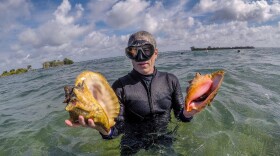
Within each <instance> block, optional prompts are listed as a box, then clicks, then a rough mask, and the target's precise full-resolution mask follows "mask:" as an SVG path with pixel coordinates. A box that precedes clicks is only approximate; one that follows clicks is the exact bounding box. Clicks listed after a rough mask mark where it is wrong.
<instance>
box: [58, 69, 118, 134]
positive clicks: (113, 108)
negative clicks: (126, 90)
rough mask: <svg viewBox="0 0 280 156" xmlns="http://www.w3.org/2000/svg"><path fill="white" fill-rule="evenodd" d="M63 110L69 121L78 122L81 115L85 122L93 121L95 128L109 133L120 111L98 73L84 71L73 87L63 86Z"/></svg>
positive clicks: (106, 83) (108, 86) (113, 93)
mask: <svg viewBox="0 0 280 156" xmlns="http://www.w3.org/2000/svg"><path fill="white" fill-rule="evenodd" d="M64 91H65V100H64V103H67V105H66V108H65V110H66V111H68V112H69V115H70V120H71V121H72V122H78V117H79V115H82V116H83V117H84V118H85V121H86V122H87V120H88V119H93V121H94V123H95V125H96V126H100V127H101V128H103V129H104V130H105V131H107V132H109V130H110V128H111V127H112V126H114V125H115V118H116V117H117V116H118V114H119V111H120V105H119V102H118V98H117V96H116V94H115V92H114V91H113V89H112V88H111V86H110V85H109V83H108V81H107V80H106V78H105V77H104V76H103V75H101V74H100V73H96V72H92V71H84V72H82V73H81V74H79V75H78V76H77V78H76V81H75V86H74V87H69V86H65V87H64Z"/></svg>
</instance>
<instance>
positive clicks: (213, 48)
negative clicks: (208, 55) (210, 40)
mask: <svg viewBox="0 0 280 156" xmlns="http://www.w3.org/2000/svg"><path fill="white" fill-rule="evenodd" d="M254 48H255V47H253V46H244V47H211V46H208V47H207V48H196V47H191V51H203V50H206V51H208V50H224V49H254Z"/></svg>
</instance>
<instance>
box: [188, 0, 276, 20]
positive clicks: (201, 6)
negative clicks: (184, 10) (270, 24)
mask: <svg viewBox="0 0 280 156" xmlns="http://www.w3.org/2000/svg"><path fill="white" fill-rule="evenodd" d="M193 11H194V12H196V13H198V14H205V15H206V14H207V13H213V16H212V18H211V20H213V21H215V20H225V21H231V20H238V21H257V22H265V21H268V20H271V19H275V18H277V17H279V15H280V4H279V3H277V2H274V3H272V4H268V2H267V1H265V0H257V1H252V2H250V1H244V0H231V1H226V0H201V1H200V2H199V3H198V4H197V5H196V6H195V7H194V8H193Z"/></svg>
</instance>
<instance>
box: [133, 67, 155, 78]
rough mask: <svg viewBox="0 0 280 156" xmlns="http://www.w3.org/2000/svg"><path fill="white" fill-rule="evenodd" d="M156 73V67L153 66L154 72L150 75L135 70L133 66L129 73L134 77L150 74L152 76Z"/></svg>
mask: <svg viewBox="0 0 280 156" xmlns="http://www.w3.org/2000/svg"><path fill="white" fill-rule="evenodd" d="M156 73H157V68H156V67H154V72H153V74H150V75H143V74H141V73H139V72H138V71H136V70H135V69H134V68H133V70H132V71H131V74H132V75H133V76H135V77H141V78H142V77H150V76H152V77H154V76H155V75H156Z"/></svg>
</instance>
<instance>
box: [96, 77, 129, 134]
mask: <svg viewBox="0 0 280 156" xmlns="http://www.w3.org/2000/svg"><path fill="white" fill-rule="evenodd" d="M112 88H113V90H114V91H115V93H116V95H117V97H118V99H119V103H120V113H119V116H118V117H117V118H116V124H115V125H114V126H113V127H111V132H110V134H109V135H103V134H101V133H100V135H101V136H102V138H103V139H107V140H109V139H114V138H116V137H117V136H119V135H120V134H122V133H123V129H124V105H123V102H124V101H123V99H124V92H123V87H122V84H121V81H120V80H117V81H115V82H114V83H113V85H112Z"/></svg>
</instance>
